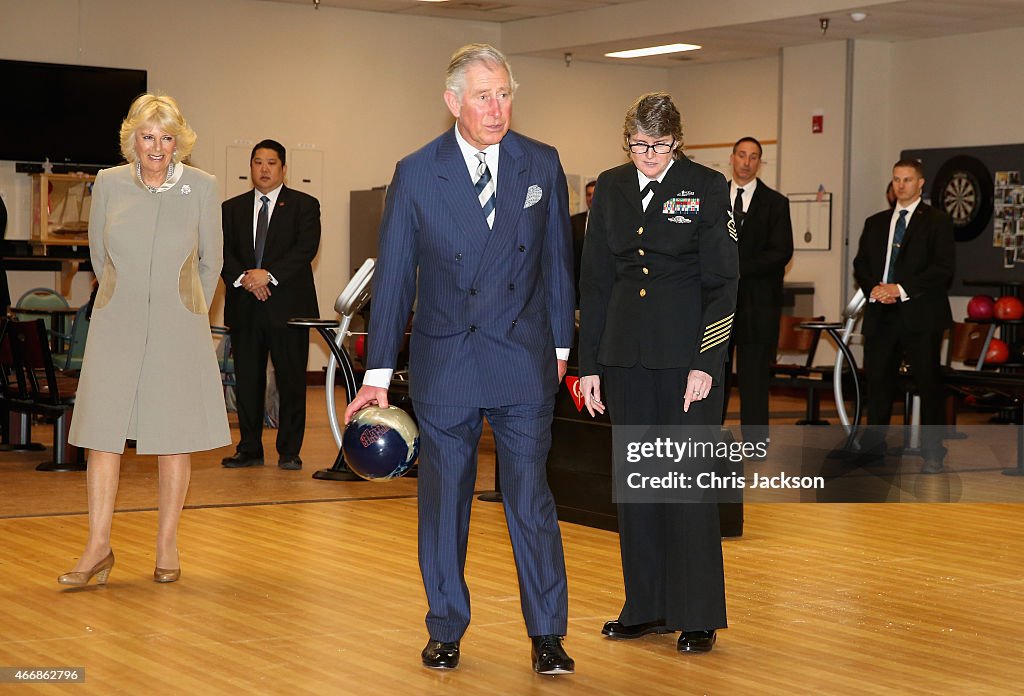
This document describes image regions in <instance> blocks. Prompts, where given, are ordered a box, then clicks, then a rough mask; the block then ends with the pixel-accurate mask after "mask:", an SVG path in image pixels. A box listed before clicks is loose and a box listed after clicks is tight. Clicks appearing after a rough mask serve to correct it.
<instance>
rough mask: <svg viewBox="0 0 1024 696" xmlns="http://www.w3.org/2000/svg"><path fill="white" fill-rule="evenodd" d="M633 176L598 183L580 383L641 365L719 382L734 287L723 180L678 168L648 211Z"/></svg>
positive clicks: (624, 170) (688, 165)
mask: <svg viewBox="0 0 1024 696" xmlns="http://www.w3.org/2000/svg"><path fill="white" fill-rule="evenodd" d="M636 171H637V170H636V167H635V166H634V165H633V164H632V162H629V163H626V164H623V165H622V166H619V167H616V168H614V169H609V170H608V171H606V172H604V173H603V174H601V176H599V177H598V179H597V188H596V189H595V191H594V200H593V207H592V208H591V211H590V223H589V226H588V229H587V237H586V242H585V243H584V246H583V268H582V272H581V277H580V288H581V308H580V343H579V362H580V374H581V375H592V374H601V366H602V365H614V366H618V367H631V366H633V365H636V364H638V363H639V364H640V365H642V366H643V367H646V368H648V369H665V368H688V369H697V370H701V371H703V372H706V373H708V374H709V375H711V376H712V378H713V379H714V380H715V381H716V382H718V381H719V380H720V379H721V376H722V365H723V364H724V360H725V353H726V348H727V346H728V343H729V336H730V332H731V330H732V320H733V314H734V312H735V308H736V287H737V282H738V278H739V271H738V268H739V264H738V257H737V250H736V231H735V226H734V225H733V222H732V211H731V208H730V206H729V202H728V199H729V189H728V186H727V185H726V183H725V178H724V177H723V176H722V175H721V174H719V173H718V172H716V171H714V170H711V169H709V168H707V167H704V166H703V165H700V164H697V163H695V162H691V161H690V160H689V159H687V158H685V157H684V158H682V159H679V160H676V161H675V162H674V163H673V164H672V166H671V168H669V170H668V172H666V174H665V178H664V180H663V181H662V182H661V184H660V185H659V186H658V187H657V189H656V190H655V193H654V197H653V198H652V200H651V202H650V203H649V204H648V207H647V211H646V212H644V210H643V205H642V202H641V197H640V187H639V184H638V183H637V173H636Z"/></svg>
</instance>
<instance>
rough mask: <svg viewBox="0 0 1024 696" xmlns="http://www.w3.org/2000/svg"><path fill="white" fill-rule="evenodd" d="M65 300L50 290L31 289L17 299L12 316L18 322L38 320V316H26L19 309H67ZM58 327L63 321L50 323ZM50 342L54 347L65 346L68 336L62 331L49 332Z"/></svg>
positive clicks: (26, 314) (51, 330)
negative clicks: (51, 341)
mask: <svg viewBox="0 0 1024 696" xmlns="http://www.w3.org/2000/svg"><path fill="white" fill-rule="evenodd" d="M69 306H70V305H68V301H67V299H66V298H65V297H64V296H63V295H61V294H60V293H59V292H57V291H56V290H53V289H51V288H32V289H31V290H29V291H27V292H26V293H25V294H23V295H22V296H21V297H19V298H18V302H17V304H15V305H14V316H15V318H16V319H17V320H18V321H34V320H36V319H38V318H39V315H38V314H28V313H24V312H19V311H18V310H19V309H67V308H68V307H69ZM58 325H60V326H61V328H63V319H61V320H60V321H59V322H51V326H54V327H55V326H58ZM49 334H50V337H51V340H54V345H58V343H57V341H59V345H60V346H65V345H66V344H67V342H68V336H67V335H66V334H64V333H63V332H62V331H55V330H53V329H50V330H49Z"/></svg>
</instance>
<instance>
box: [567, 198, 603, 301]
mask: <svg viewBox="0 0 1024 696" xmlns="http://www.w3.org/2000/svg"><path fill="white" fill-rule="evenodd" d="M596 187H597V182H596V181H588V182H587V185H586V187H585V191H586V200H587V209H586V210H584V211H583V212H581V213H576V214H575V215H573V216H572V217H571V218H569V222H570V223H572V257H573V270H574V271H575V273H576V276H575V277H576V306H577V307H579V305H580V263H581V261H582V259H583V240H584V238H586V236H587V218H589V217H590V204H591V203H592V202H593V200H594V188H596Z"/></svg>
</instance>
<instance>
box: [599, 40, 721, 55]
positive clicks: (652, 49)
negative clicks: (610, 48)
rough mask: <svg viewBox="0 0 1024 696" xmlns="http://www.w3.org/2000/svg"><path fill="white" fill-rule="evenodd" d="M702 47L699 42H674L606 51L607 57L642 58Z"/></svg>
mask: <svg viewBox="0 0 1024 696" xmlns="http://www.w3.org/2000/svg"><path fill="white" fill-rule="evenodd" d="M699 48H701V47H700V46H698V45H697V44H685V43H674V44H665V45H664V46H649V47H648V48H634V49H632V50H629V51H615V52H614V53H605V54H604V55H605V57H607V58H642V57H644V56H660V55H664V54H666V53H682V52H683V51H696V50H697V49H699Z"/></svg>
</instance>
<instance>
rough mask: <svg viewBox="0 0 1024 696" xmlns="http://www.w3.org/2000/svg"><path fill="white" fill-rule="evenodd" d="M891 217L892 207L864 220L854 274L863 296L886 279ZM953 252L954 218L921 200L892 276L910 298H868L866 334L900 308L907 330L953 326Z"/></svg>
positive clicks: (863, 330)
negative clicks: (890, 300)
mask: <svg viewBox="0 0 1024 696" xmlns="http://www.w3.org/2000/svg"><path fill="white" fill-rule="evenodd" d="M892 216H893V211H892V209H889V210H883V211H882V212H880V213H875V214H874V215H872V216H871V217H869V218H868V219H867V220H865V221H864V232H863V233H862V234H861V236H860V245H859V248H858V250H857V256H856V257H855V258H854V259H853V275H854V278H856V279H857V284H858V285H860V288H861V290H863V291H864V294H865V295H870V294H871V289H872V288H873V287H875V286H876V285H878V284H879V283H881V282H882V278H883V275H884V273H885V268H884V266H885V255H886V252H887V251H888V244H889V224H890V222H891V221H892ZM955 254H956V251H955V241H954V236H953V221H952V219H951V218H950V217H949V215H947V214H946V213H944V212H942V211H941V210H937V209H935V208H933V207H931V206H930V205H928V204H926V203H925V202H924V201H922V202H920V203H918V204H917V208H915V209H914V214H913V216H911V218H910V220H909V222H908V223H907V231H906V233H905V234H904V236H903V245H902V248H901V249H900V253H899V255H898V256H897V257H896V268H895V274H896V277H895V279H894V282H896V283H899V284H900V285H902V286H903V289H904V290H905V291H906V293H907V295H909V296H910V299H909V300H908V301H906V302H897V303H896V304H893V305H887V304H883V303H881V302H869V303H868V304H867V305H865V307H864V325H863V328H862V332H863V334H864V335H865V336H871V335H872V334H873V333H874V332H875V329H876V327H877V326H878V323H879V321H880V320H881V318H882V317H883V316H887V315H888V314H889V313H890V312H899V314H900V318H901V323H902V324H903V325H904V327H905V328H906V329H907V330H909V331H914V332H926V331H927V332H934V331H941V330H942V329H944V328H946V327H947V326H949V325H950V324H951V323H952V321H953V315H952V313H951V312H950V309H949V294H948V289H949V284H950V282H951V281H952V280H953V264H954V257H955Z"/></svg>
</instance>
